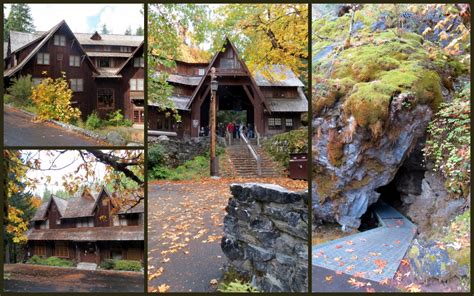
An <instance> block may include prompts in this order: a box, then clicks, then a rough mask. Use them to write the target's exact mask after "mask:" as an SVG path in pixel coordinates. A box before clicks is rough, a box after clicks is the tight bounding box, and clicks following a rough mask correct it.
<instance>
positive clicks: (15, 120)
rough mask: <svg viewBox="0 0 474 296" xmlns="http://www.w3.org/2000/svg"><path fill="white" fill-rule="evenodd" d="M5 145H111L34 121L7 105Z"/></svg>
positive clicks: (51, 124) (4, 113)
mask: <svg viewBox="0 0 474 296" xmlns="http://www.w3.org/2000/svg"><path fill="white" fill-rule="evenodd" d="M3 115H4V118H3V124H4V126H3V131H4V145H5V146H10V147H11V146H25V147H28V146H109V145H110V144H107V143H105V142H100V141H96V140H95V139H92V138H89V137H86V136H84V135H82V134H79V133H76V132H73V131H69V130H66V129H64V128H62V127H59V126H57V125H56V124H53V123H46V122H33V121H32V120H33V118H32V117H31V116H30V115H28V114H26V113H24V112H21V111H19V110H16V109H13V108H9V107H5V109H4V112H3Z"/></svg>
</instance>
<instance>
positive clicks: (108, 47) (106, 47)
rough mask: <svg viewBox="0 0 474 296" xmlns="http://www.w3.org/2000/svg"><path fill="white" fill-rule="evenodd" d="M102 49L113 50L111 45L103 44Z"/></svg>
mask: <svg viewBox="0 0 474 296" xmlns="http://www.w3.org/2000/svg"><path fill="white" fill-rule="evenodd" d="M102 50H103V51H111V50H112V48H111V47H110V46H103V47H102Z"/></svg>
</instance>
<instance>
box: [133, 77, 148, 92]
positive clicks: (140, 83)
mask: <svg viewBox="0 0 474 296" xmlns="http://www.w3.org/2000/svg"><path fill="white" fill-rule="evenodd" d="M130 90H131V91H144V90H145V84H144V79H142V78H132V79H130Z"/></svg>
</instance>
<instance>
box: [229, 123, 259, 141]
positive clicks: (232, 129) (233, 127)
mask: <svg viewBox="0 0 474 296" xmlns="http://www.w3.org/2000/svg"><path fill="white" fill-rule="evenodd" d="M225 130H226V134H227V135H228V136H229V137H230V136H232V138H233V139H240V133H242V134H244V135H245V137H246V138H248V139H251V138H253V137H254V136H255V135H254V131H253V126H252V124H250V123H249V124H247V125H245V124H242V123H239V122H237V123H233V122H229V123H228V124H227V126H226V128H225Z"/></svg>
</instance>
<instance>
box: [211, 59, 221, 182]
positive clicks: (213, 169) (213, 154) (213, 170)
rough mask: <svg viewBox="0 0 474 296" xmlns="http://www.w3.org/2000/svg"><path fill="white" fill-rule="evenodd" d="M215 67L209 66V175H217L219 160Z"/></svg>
mask: <svg viewBox="0 0 474 296" xmlns="http://www.w3.org/2000/svg"><path fill="white" fill-rule="evenodd" d="M216 78H217V75H216V68H214V67H212V68H211V104H210V105H211V106H210V110H209V125H210V127H211V151H210V152H211V153H210V155H211V177H217V176H218V175H219V162H218V160H217V157H216V138H217V137H216V109H217V108H216V106H217V87H218V83H217V81H216Z"/></svg>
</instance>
